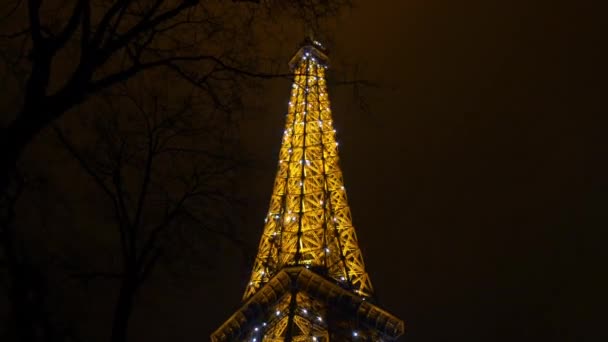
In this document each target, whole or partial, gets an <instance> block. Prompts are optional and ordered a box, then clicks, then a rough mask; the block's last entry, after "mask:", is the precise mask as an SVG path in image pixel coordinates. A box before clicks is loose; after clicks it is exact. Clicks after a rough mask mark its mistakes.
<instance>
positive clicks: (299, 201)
mask: <svg viewBox="0 0 608 342" xmlns="http://www.w3.org/2000/svg"><path fill="white" fill-rule="evenodd" d="M328 63H329V58H328V56H327V50H326V49H325V47H324V46H323V45H322V44H321V43H320V42H318V41H316V40H314V38H312V37H309V38H307V39H305V40H304V42H303V44H302V45H301V47H300V48H299V50H298V51H297V52H296V53H295V55H294V57H293V58H292V59H291V61H290V62H289V66H290V68H291V70H292V71H293V73H294V82H293V85H292V90H291V96H290V101H289V105H288V110H287V115H286V120H285V130H284V134H283V139H282V144H281V149H280V152H279V161H278V171H277V174H276V178H275V183H274V188H273V191H272V195H271V199H270V205H269V209H268V213H267V215H266V218H265V220H264V221H265V225H264V231H263V233H262V237H261V239H260V244H259V248H258V254H257V257H256V259H255V261H254V264H253V270H252V273H251V279H250V281H249V283H248V285H247V287H246V289H245V293H244V296H243V301H244V304H243V307H242V308H241V309H240V310H239V311H238V312H237V313H235V315H233V317H232V318H231V319H229V320H228V321H227V322H226V323H225V324H224V325H223V326H222V327H220V329H218V330H217V331H216V332H215V333H214V334H213V335H212V340H213V341H245V340H247V341H262V340H263V341H328V340H329V339H330V338H331V339H332V340H334V339H337V340H342V339H343V338H346V337H349V339H350V338H353V337H361V338H363V340H370V341H371V340H373V341H391V340H393V339H394V338H396V337H397V336H399V335H400V334H401V333H402V332H403V322H401V321H400V320H399V319H397V318H395V317H394V316H392V315H390V314H389V313H387V312H385V311H384V310H382V309H380V308H378V307H377V306H375V305H374V304H372V303H373V288H372V284H371V281H370V279H369V276H368V274H367V272H366V271H365V265H364V262H363V256H362V254H361V250H360V248H359V245H358V241H357V235H356V233H355V228H354V227H353V224H352V218H351V212H350V208H349V206H348V201H347V197H346V190H345V187H344V181H343V177H342V171H341V169H340V167H339V162H338V159H339V158H338V142H337V141H336V130H335V129H334V126H333V119H332V115H331V109H330V102H329V96H328V93H327V84H326V81H325V71H326V69H327V67H328ZM334 305H335V307H334Z"/></svg>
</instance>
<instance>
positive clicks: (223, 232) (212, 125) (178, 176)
mask: <svg viewBox="0 0 608 342" xmlns="http://www.w3.org/2000/svg"><path fill="white" fill-rule="evenodd" d="M134 93H137V94H138V95H134ZM199 93H200V92H199V91H197V89H191V90H190V92H188V93H187V94H182V95H181V96H177V98H175V97H174V98H172V100H171V102H168V99H167V96H166V94H159V93H158V92H156V91H155V90H152V89H150V88H148V87H146V86H140V87H139V89H138V90H136V91H135V92H132V91H129V90H128V89H127V88H125V89H124V90H123V91H121V92H119V93H112V94H106V96H105V97H104V99H105V104H106V108H107V109H108V110H107V111H104V112H102V113H96V115H95V118H96V120H95V125H94V127H95V136H96V137H97V138H96V139H94V142H93V144H92V145H91V146H89V147H88V148H85V149H82V148H79V147H77V144H75V143H74V142H73V141H72V139H70V138H68V137H67V136H66V134H65V133H64V132H63V130H62V129H60V128H59V127H55V132H56V134H57V137H58V138H59V140H60V141H61V143H62V144H63V146H64V147H65V148H66V149H67V150H68V151H69V152H70V154H71V155H72V156H73V157H74V159H75V160H76V161H77V162H78V164H79V165H80V167H81V169H82V170H83V171H84V172H85V173H86V174H87V175H88V176H89V177H90V178H91V179H92V180H93V181H94V183H95V184H96V185H97V187H98V188H99V190H100V192H101V193H102V194H103V195H104V197H105V202H106V203H108V204H109V209H110V212H111V213H112V217H113V220H114V226H115V228H116V236H117V240H118V241H119V243H118V244H117V247H118V248H117V252H116V254H117V255H120V260H121V261H122V262H121V265H119V269H117V270H109V271H108V270H103V271H98V270H95V271H91V270H78V271H75V272H74V275H75V276H77V277H82V278H86V279H94V278H111V279H116V280H117V281H118V282H119V283H120V284H119V292H118V298H117V301H116V305H115V309H114V316H113V323H112V334H111V336H112V341H113V342H124V341H126V340H127V330H128V322H129V317H130V316H131V313H132V310H133V303H134V298H135V297H136V296H137V294H138V293H139V290H140V288H141V287H142V286H143V284H144V282H145V281H146V279H147V278H148V277H149V276H150V274H151V273H152V272H153V270H154V269H155V267H156V265H157V263H158V262H159V260H162V259H163V258H165V259H171V255H175V253H174V252H175V251H177V250H182V249H183V248H184V247H185V246H184V244H183V243H181V242H180V241H187V240H191V239H193V238H195V236H197V235H200V234H202V235H203V236H204V238H203V240H209V239H213V238H214V237H223V238H226V239H229V240H231V241H233V242H235V243H237V244H242V243H241V242H240V241H239V240H238V239H236V238H235V235H234V234H232V232H231V228H230V222H234V220H232V219H231V218H230V216H231V215H232V213H233V212H234V211H235V208H234V205H235V203H236V200H235V199H234V198H233V193H234V190H233V189H231V186H232V180H233V177H232V175H233V173H234V170H235V168H236V167H237V166H239V165H240V164H241V161H240V160H239V159H238V158H236V155H237V153H235V148H236V144H235V143H236V141H235V138H234V136H235V134H234V122H232V121H231V119H229V118H227V117H226V116H225V115H224V112H223V111H222V110H221V109H217V108H215V109H214V107H213V106H210V105H209V104H208V103H205V101H202V103H201V101H199V97H198V96H196V95H198V94H199ZM170 97H172V96H170ZM102 207H103V206H102ZM184 236H186V237H185V238H184ZM180 237H181V238H180ZM205 245H206V246H207V247H208V246H209V244H205ZM199 247H201V246H199ZM168 261H171V260H168Z"/></svg>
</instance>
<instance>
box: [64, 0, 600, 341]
mask: <svg viewBox="0 0 608 342" xmlns="http://www.w3.org/2000/svg"><path fill="white" fill-rule="evenodd" d="M598 7H599V6H598ZM605 13H607V12H602V11H600V10H599V9H598V8H593V6H591V2H589V4H587V3H586V2H583V1H579V2H571V3H566V2H565V1H564V2H561V1H555V2H549V1H547V2H541V1H536V2H535V1H515V2H512V1H481V0H479V1H474V0H470V1H438V0H427V1H388V0H379V1H367V2H365V3H363V2H361V3H359V4H358V5H357V6H356V7H355V8H354V9H352V10H349V11H347V12H345V13H344V14H343V15H342V16H341V17H340V18H339V19H337V20H334V21H331V22H326V23H324V27H325V32H326V33H325V35H326V37H322V38H324V39H325V41H327V42H328V45H329V49H330V58H331V60H332V61H333V64H334V65H335V68H333V69H332V71H331V72H332V73H331V75H334V76H335V77H334V79H333V82H334V83H332V79H331V78H330V89H329V92H330V99H331V101H332V111H333V115H334V124H335V126H336V128H337V139H338V141H339V143H340V157H341V166H342V171H343V173H344V179H345V186H346V189H347V193H348V199H349V204H350V206H351V210H352V213H353V221H354V225H355V228H356V230H357V234H358V237H359V244H360V247H361V249H362V251H363V255H364V260H365V262H366V268H367V271H368V273H369V274H370V276H371V279H372V284H373V285H374V287H375V290H376V293H377V297H378V300H379V303H380V305H381V306H382V307H384V308H386V309H387V310H388V311H390V312H392V313H393V314H395V315H396V316H398V317H399V318H401V319H403V320H404V321H405V326H406V334H405V335H404V337H403V338H402V339H401V340H400V341H410V342H427V341H428V342H430V341H434V342H437V341H451V342H453V341H463V342H464V341H467V342H471V341H605V340H608V333H607V332H606V329H605V326H606V317H607V315H606V313H605V311H606V310H605V307H606V294H605V289H606V288H607V286H608V281H607V280H608V279H607V278H608V276H607V272H606V260H608V258H606V247H605V245H606V241H608V240H607V237H608V236H607V234H606V230H607V227H608V163H606V158H607V157H606V151H607V148H608V138H607V136H606V128H607V127H608V126H607V125H606V124H607V123H608V122H607V121H608V120H606V116H607V115H608V111H607V108H608V106H607V103H606V101H607V94H608V91H607V90H608V87H607V85H606V84H607V82H608V81H607V78H606V76H607V75H606V73H605V70H604V69H605V64H606V61H607V60H608V59H607V58H606V57H608V56H606V54H605V53H604V52H603V51H602V48H604V47H605V45H606V32H608V31H607V30H606V26H607V25H606V18H605ZM283 34H285V33H283ZM302 34H303V30H302V29H301V28H299V27H298V28H294V29H293V32H288V33H287V34H286V35H285V37H283V38H281V39H282V40H281V41H282V42H283V45H281V46H278V47H276V46H273V47H268V51H271V52H272V53H276V54H277V55H276V56H273V58H285V70H284V71H285V72H286V71H287V61H288V58H289V55H290V54H291V53H293V52H294V51H295V47H296V46H297V44H298V43H299V42H300V41H301V38H302ZM271 52H269V53H271ZM353 65H357V66H358V67H357V70H358V72H357V74H356V76H353V73H352V70H353V69H354V68H353ZM344 77H351V78H352V77H354V78H357V79H364V80H369V81H371V82H373V83H374V86H373V87H364V88H362V89H360V90H361V92H360V95H361V96H362V97H363V99H364V100H365V102H366V104H367V106H366V109H365V110H363V109H362V108H361V105H360V104H359V103H358V102H357V101H356V98H355V97H354V96H353V88H352V86H348V85H339V84H337V83H336V81H340V80H341V79H343V78H344ZM332 84H333V85H332ZM289 91H290V81H289V80H287V79H276V80H269V81H266V82H265V83H264V88H263V89H262V90H260V91H258V92H256V95H255V96H249V101H251V102H252V103H251V104H252V105H254V107H255V108H256V110H252V111H251V112H250V113H247V114H246V115H244V118H243V122H242V124H241V133H242V137H241V139H242V145H243V148H244V154H245V155H247V156H248V157H249V158H251V159H252V160H253V163H252V165H251V166H250V167H247V168H244V169H242V170H241V171H239V184H240V192H241V193H240V194H241V195H242V196H243V198H244V200H245V202H246V205H245V206H244V207H243V209H242V211H241V212H238V213H235V216H237V217H239V219H240V220H241V221H242V223H241V225H242V228H241V229H242V230H241V231H240V234H242V237H243V239H245V240H246V241H248V243H249V244H250V247H251V248H252V249H255V247H256V246H257V244H258V241H259V237H260V235H261V233H262V228H263V219H264V216H265V214H266V212H267V209H268V201H269V199H270V193H271V190H272V184H273V181H274V176H275V172H276V165H277V159H278V151H279V147H280V146H279V144H280V140H281V136H282V133H283V125H284V115H285V112H286V109H287V102H288V96H289ZM252 257H253V255H244V254H243V253H241V251H239V250H238V248H236V247H234V246H231V245H230V244H226V245H225V246H223V247H222V250H221V254H219V255H218V256H217V259H216V260H214V263H215V264H214V266H213V267H211V268H209V269H206V270H204V271H201V272H200V273H195V274H189V275H187V276H180V277H177V278H173V279H170V278H164V277H162V276H159V277H156V278H154V279H152V282H151V283H150V284H149V285H146V286H145V287H144V289H143V291H142V293H141V295H140V296H139V298H138V300H137V307H136V310H135V312H134V315H133V319H132V326H131V334H132V336H133V337H134V338H133V340H134V341H139V340H142V341H143V340H146V341H204V340H207V339H208V336H209V334H210V333H211V332H212V331H213V330H215V329H216V328H217V327H218V326H219V325H220V324H221V323H222V322H224V320H225V319H227V318H228V317H229V316H230V315H231V314H232V312H234V310H236V309H237V308H238V307H239V303H240V299H241V296H242V294H243V290H244V287H245V284H246V282H247V281H248V278H249V270H250V269H249V267H250V265H251V263H252V261H253V260H251V258H252ZM162 274H164V273H162V272H161V275H162ZM104 286H106V285H102V286H101V287H97V289H100V288H101V289H103V288H104ZM107 288H108V290H107V292H106V295H101V296H100V297H98V298H88V297H87V296H86V295H81V297H78V298H76V299H70V300H75V301H80V302H81V303H83V304H85V305H83V307H80V308H79V309H77V310H76V309H71V310H73V311H74V312H78V313H79V315H81V316H80V318H81V319H82V323H81V329H82V330H83V331H87V333H86V336H87V340H88V341H105V340H107V329H108V327H109V322H108V321H107V316H108V315H109V314H110V308H109V307H108V306H107V305H106V306H104V305H99V304H100V303H101V302H103V301H106V300H112V295H113V292H112V290H111V289H110V287H109V286H108V287H107ZM104 317H105V318H104ZM97 330H99V331H103V333H99V334H97V333H94V331H97Z"/></svg>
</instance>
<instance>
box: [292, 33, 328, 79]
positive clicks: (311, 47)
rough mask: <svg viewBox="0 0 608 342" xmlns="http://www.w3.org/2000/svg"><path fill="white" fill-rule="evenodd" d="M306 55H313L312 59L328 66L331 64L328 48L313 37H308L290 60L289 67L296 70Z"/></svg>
mask: <svg viewBox="0 0 608 342" xmlns="http://www.w3.org/2000/svg"><path fill="white" fill-rule="evenodd" d="M304 57H311V58H312V60H314V61H316V62H317V63H319V64H321V65H323V66H325V67H327V66H328V64H329V57H328V56H327V49H326V48H325V47H324V46H323V44H321V43H320V42H319V41H317V40H314V39H313V38H306V39H304V41H303V42H302V45H301V47H300V49H299V50H298V51H297V52H296V53H295V54H294V55H293V57H292V58H291V60H290V61H289V69H290V70H291V71H295V70H296V69H297V67H298V66H299V65H300V63H301V62H302V61H305V60H306V59H305V58H304Z"/></svg>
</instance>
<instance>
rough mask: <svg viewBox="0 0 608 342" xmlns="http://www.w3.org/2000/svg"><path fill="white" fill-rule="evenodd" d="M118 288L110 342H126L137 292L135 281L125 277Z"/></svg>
mask: <svg viewBox="0 0 608 342" xmlns="http://www.w3.org/2000/svg"><path fill="white" fill-rule="evenodd" d="M126 277H127V278H125V279H124V280H123V282H122V285H121V287H120V293H119V294H118V301H117V302H116V307H115V309H114V319H113V321H112V338H111V341H112V342H126V341H127V334H128V328H129V319H130V318H131V313H132V312H133V300H134V299H135V293H136V292H137V285H136V281H135V280H132V279H130V277H129V276H128V275H127V276H126Z"/></svg>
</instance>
